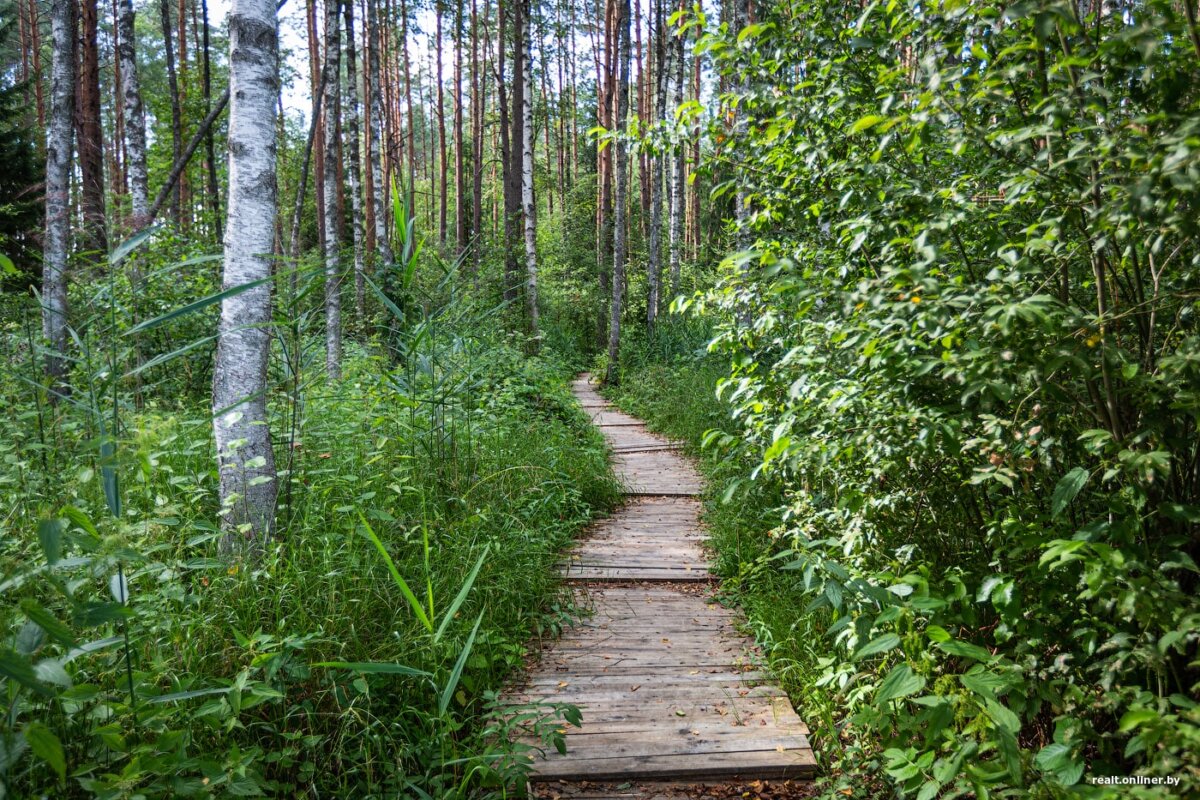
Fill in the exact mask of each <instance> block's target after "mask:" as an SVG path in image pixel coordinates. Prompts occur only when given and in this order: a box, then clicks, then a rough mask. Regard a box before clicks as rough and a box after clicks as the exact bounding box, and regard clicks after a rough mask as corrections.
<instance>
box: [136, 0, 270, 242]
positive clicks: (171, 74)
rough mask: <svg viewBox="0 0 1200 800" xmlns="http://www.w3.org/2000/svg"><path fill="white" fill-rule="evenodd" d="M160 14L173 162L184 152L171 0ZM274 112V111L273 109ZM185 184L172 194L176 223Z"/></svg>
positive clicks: (162, 1) (161, 7)
mask: <svg viewBox="0 0 1200 800" xmlns="http://www.w3.org/2000/svg"><path fill="white" fill-rule="evenodd" d="M158 10H159V15H160V16H161V18H162V20H161V21H162V32H163V48H164V50H165V54H166V62H167V88H168V91H169V92H170V95H171V163H173V164H174V163H176V162H178V161H179V157H180V155H182V154H183V116H182V112H181V110H180V108H179V81H178V80H177V78H176V76H175V47H174V45H173V44H172V43H171V38H172V37H171V0H159V4H158ZM272 113H274V112H273V111H272ZM182 187H183V184H182V183H180V182H178V181H177V182H176V183H175V191H174V193H173V194H172V195H171V219H172V220H173V221H174V222H175V224H176V225H180V224H182V221H183V216H182V214H183V211H182V207H183V190H182Z"/></svg>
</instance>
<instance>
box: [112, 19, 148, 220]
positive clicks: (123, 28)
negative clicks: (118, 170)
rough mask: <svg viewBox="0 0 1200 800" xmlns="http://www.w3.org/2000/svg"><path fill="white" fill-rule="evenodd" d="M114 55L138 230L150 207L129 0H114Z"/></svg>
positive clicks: (142, 110)
mask: <svg viewBox="0 0 1200 800" xmlns="http://www.w3.org/2000/svg"><path fill="white" fill-rule="evenodd" d="M117 12H118V13H117V28H118V33H119V36H118V39H119V42H118V45H117V58H118V60H119V61H120V64H121V89H122V97H121V102H122V103H123V104H124V110H125V149H126V161H125V171H126V173H127V174H128V175H129V204H130V211H131V212H132V219H131V220H130V223H131V224H130V227H131V228H132V229H133V230H135V231H136V230H140V229H141V228H142V226H144V225H145V224H146V223H147V221H148V214H149V211H150V179H149V173H148V172H147V169H146V108H145V105H143V103H142V84H141V79H140V78H139V77H138V64H137V39H136V34H135V33H134V11H133V0H117Z"/></svg>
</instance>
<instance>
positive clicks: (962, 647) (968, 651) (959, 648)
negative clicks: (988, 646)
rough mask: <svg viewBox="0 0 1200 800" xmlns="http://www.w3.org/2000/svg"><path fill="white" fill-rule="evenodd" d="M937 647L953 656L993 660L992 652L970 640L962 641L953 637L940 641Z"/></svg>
mask: <svg viewBox="0 0 1200 800" xmlns="http://www.w3.org/2000/svg"><path fill="white" fill-rule="evenodd" d="M937 647H938V649H939V650H941V651H942V652H944V653H949V654H950V655H952V656H959V657H961V658H973V659H975V660H976V661H991V660H992V654H991V653H989V652H988V651H987V650H985V649H984V648H982V647H980V646H979V645H977V644H971V643H970V642H960V641H958V640H957V639H951V640H950V641H948V642H938V643H937Z"/></svg>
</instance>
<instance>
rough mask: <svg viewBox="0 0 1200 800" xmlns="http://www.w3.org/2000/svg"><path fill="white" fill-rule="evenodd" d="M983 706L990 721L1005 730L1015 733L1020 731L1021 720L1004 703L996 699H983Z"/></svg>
mask: <svg viewBox="0 0 1200 800" xmlns="http://www.w3.org/2000/svg"><path fill="white" fill-rule="evenodd" d="M983 707H984V709H985V710H986V711H987V715H988V717H989V718H991V720H992V722H994V723H996V725H997V726H998V727H1000V728H1003V729H1005V730H1006V731H1008V732H1010V733H1013V734H1017V733H1020V732H1021V720H1020V718H1019V717H1018V716H1017V715H1016V714H1014V713H1013V712H1012V711H1011V710H1009V708H1008V707H1007V706H1005V705H1002V704H1001V703H999V702H998V701H996V700H984V701H983Z"/></svg>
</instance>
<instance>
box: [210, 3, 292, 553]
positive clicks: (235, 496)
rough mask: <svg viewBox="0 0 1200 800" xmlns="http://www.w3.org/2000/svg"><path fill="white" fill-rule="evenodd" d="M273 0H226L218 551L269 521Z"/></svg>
mask: <svg viewBox="0 0 1200 800" xmlns="http://www.w3.org/2000/svg"><path fill="white" fill-rule="evenodd" d="M277 52H278V34H277V30H276V20H275V2H274V0H233V7H232V8H231V10H230V12H229V65H230V70H229V72H230V74H229V83H230V97H231V101H230V102H231V106H230V109H229V202H228V212H229V223H231V224H227V225H226V228H225V263H224V269H223V270H222V278H221V285H222V288H223V289H226V290H228V289H233V288H234V287H238V286H244V285H246V284H248V283H254V282H256V281H261V283H259V284H258V285H256V286H254V288H252V289H249V290H246V291H243V292H241V293H240V294H234V295H232V296H228V297H226V298H225V299H224V300H222V301H221V320H220V323H219V327H218V334H219V338H218V340H217V359H216V365H215V367H214V370H213V402H212V407H213V431H214V433H215V436H216V444H217V464H218V468H219V471H220V494H221V505H222V509H223V511H224V519H223V528H224V530H225V532H226V533H225V538H224V540H223V548H224V550H225V551H226V552H230V551H233V550H234V549H239V548H245V549H248V550H250V551H252V552H253V551H260V550H261V549H262V547H263V545H264V543H265V541H266V539H267V537H268V536H270V534H271V531H272V529H273V526H274V517H275V501H276V496H277V485H276V475H275V454H274V451H273V450H272V447H271V430H270V427H269V425H268V418H267V389H268V386H267V356H268V355H269V353H270V349H271V331H270V328H269V327H268V325H269V324H270V322H271V284H270V277H271V265H272V262H273V259H272V258H271V256H270V253H271V252H272V249H273V246H274V240H275V216H276V196H275V195H276V183H275V104H276V98H277V95H278V91H279V81H278V76H277V70H276V55H277Z"/></svg>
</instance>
